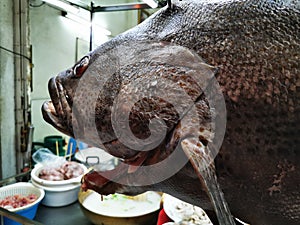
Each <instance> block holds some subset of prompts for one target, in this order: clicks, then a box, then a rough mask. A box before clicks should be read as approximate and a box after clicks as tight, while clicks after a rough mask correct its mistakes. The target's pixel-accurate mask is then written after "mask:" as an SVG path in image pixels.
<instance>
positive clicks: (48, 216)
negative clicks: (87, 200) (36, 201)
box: [34, 202, 92, 225]
mask: <svg viewBox="0 0 300 225" xmlns="http://www.w3.org/2000/svg"><path fill="white" fill-rule="evenodd" d="M34 221H38V222H40V223H42V224H45V225H70V224H73V225H77V224H80V225H92V223H91V222H89V220H88V219H87V218H86V217H85V216H84V214H83V212H82V211H81V209H80V205H79V203H78V202H75V203H73V204H70V205H68V206H63V207H48V206H44V205H42V204H40V205H39V207H38V210H37V214H36V216H35V218H34Z"/></svg>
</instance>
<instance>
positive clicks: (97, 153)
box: [75, 147, 114, 164]
mask: <svg viewBox="0 0 300 225" xmlns="http://www.w3.org/2000/svg"><path fill="white" fill-rule="evenodd" d="M113 158H114V157H113V156H112V155H110V154H108V153H107V152H105V151H104V150H103V149H101V148H95V147H91V148H86V149H82V150H80V151H78V152H76V153H75V159H77V160H78V161H80V162H83V163H86V162H87V163H89V161H90V162H91V163H95V164H96V163H97V159H99V162H98V163H106V162H107V161H110V160H112V159H113Z"/></svg>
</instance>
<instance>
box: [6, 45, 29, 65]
mask: <svg viewBox="0 0 300 225" xmlns="http://www.w3.org/2000/svg"><path fill="white" fill-rule="evenodd" d="M0 49H2V50H4V51H7V52H10V53H12V54H14V55H18V56H21V57H24V58H25V59H27V60H28V61H29V62H30V63H31V58H29V57H28V56H26V55H22V54H20V53H18V52H14V51H12V50H10V49H8V48H5V47H3V46H0Z"/></svg>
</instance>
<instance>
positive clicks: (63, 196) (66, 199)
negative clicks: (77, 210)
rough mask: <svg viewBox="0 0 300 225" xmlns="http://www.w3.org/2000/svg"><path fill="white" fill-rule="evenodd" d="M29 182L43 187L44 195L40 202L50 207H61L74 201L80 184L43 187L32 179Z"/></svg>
mask: <svg viewBox="0 0 300 225" xmlns="http://www.w3.org/2000/svg"><path fill="white" fill-rule="evenodd" d="M31 182H32V184H33V185H34V186H36V187H38V188H42V189H44V191H45V197H44V199H43V200H42V204H43V205H46V206H50V207H61V206H66V205H69V204H71V203H73V202H76V201H77V199H78V193H79V190H80V185H81V184H80V183H79V184H73V185H69V186H65V187H64V186H57V187H55V186H53V187H45V186H42V185H40V184H38V183H36V182H35V181H34V180H31Z"/></svg>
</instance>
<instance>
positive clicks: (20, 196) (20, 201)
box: [0, 182, 45, 225]
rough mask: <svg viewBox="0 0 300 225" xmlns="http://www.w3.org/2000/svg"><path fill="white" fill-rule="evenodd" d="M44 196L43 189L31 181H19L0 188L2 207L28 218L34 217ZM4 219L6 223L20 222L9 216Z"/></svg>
mask: <svg viewBox="0 0 300 225" xmlns="http://www.w3.org/2000/svg"><path fill="white" fill-rule="evenodd" d="M44 196H45V192H44V190H43V189H41V188H37V187H35V186H34V185H32V184H30V183H26V182H19V183H15V184H11V185H7V186H4V187H1V188H0V207H2V208H5V209H7V210H9V211H11V212H14V213H16V214H19V215H21V216H24V217H26V218H28V219H33V218H34V217H35V215H36V211H37V208H38V205H39V204H40V202H41V201H42V199H43V198H44ZM3 220H4V225H16V224H20V223H18V222H16V221H14V220H12V219H9V218H7V217H3Z"/></svg>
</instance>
